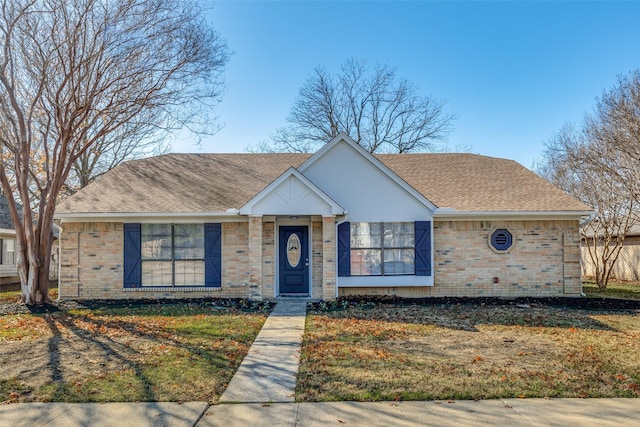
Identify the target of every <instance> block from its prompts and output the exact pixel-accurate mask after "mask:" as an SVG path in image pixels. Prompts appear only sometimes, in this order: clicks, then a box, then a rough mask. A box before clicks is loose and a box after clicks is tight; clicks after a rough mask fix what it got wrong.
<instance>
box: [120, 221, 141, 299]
mask: <svg viewBox="0 0 640 427" xmlns="http://www.w3.org/2000/svg"><path fill="white" fill-rule="evenodd" d="M140 241H141V231H140V224H124V287H125V288H139V287H140V286H141V282H142V263H141V260H140V258H141V254H140V245H141V243H140Z"/></svg>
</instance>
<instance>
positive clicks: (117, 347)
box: [0, 302, 268, 403]
mask: <svg viewBox="0 0 640 427" xmlns="http://www.w3.org/2000/svg"><path fill="white" fill-rule="evenodd" d="M267 315H268V313H267V312H263V311H243V310H240V309H239V308H238V307H235V308H234V307H226V308H222V307H215V306H214V305H213V304H212V303H210V302H209V303H183V304H162V303H159V304H150V305H143V304H142V305H140V304H137V305H132V306H121V307H119V308H118V307H109V306H106V307H104V308H98V309H84V308H80V309H71V310H64V311H53V312H51V313H43V314H10V315H3V316H0V349H1V350H0V402H29V401H59V402H108V401H130V402H136V401H208V402H210V403H213V402H216V401H217V400H218V398H219V397H220V395H221V393H222V392H223V391H224V389H225V387H226V385H227V383H228V382H229V380H230V379H231V377H232V376H233V374H234V373H235V371H236V370H237V368H238V366H239V365H240V363H241V362H242V359H243V358H244V356H245V355H246V353H247V351H248V350H249V347H250V346H251V344H252V343H253V341H254V339H255V337H256V336H257V334H258V332H259V331H260V328H261V327H262V325H263V323H264V321H265V320H266V317H267Z"/></svg>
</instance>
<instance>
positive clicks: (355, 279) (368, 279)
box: [338, 276, 433, 288]
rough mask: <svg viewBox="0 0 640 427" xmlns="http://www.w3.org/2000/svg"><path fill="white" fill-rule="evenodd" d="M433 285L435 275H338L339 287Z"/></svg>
mask: <svg viewBox="0 0 640 427" xmlns="http://www.w3.org/2000/svg"><path fill="white" fill-rule="evenodd" d="M402 286H433V276H351V277H338V287H339V288H349V287H352V288H353V287H358V288H360V287H402Z"/></svg>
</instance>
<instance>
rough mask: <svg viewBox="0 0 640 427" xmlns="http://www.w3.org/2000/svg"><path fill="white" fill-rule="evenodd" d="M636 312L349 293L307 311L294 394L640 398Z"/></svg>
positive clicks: (312, 397)
mask: <svg viewBox="0 0 640 427" xmlns="http://www.w3.org/2000/svg"><path fill="white" fill-rule="evenodd" d="M639 313H640V312H639V311H638V310H622V311H620V310H615V311H611V310H592V309H591V310H590V309H575V308H560V307H550V306H545V305H542V304H540V303H536V305H535V306H532V305H525V304H518V305H516V304H496V305H479V304H440V305H438V304H428V305H417V304H416V305H410V304H406V303H405V304H388V303H371V302H363V303H362V304H355V305H354V303H353V302H351V306H350V307H349V308H347V309H345V310H337V311H332V312H326V311H315V312H312V313H311V314H310V315H309V317H308V319H307V333H306V335H305V337H304V342H303V351H302V357H301V360H302V365H301V369H300V373H299V380H298V386H297V398H298V400H301V401H318V400H319V401H327V400H357V401H362V400H364V401H366V400H422V399H489V398H501V397H502V398H510V397H640V358H639V357H638V354H640V314H639Z"/></svg>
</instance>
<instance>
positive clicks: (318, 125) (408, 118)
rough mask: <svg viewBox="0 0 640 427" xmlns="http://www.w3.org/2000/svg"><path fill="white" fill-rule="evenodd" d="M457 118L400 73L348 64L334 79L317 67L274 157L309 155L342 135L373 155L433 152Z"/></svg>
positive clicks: (279, 138)
mask: <svg viewBox="0 0 640 427" xmlns="http://www.w3.org/2000/svg"><path fill="white" fill-rule="evenodd" d="M454 118H455V116H454V115H453V114H450V113H446V112H445V111H444V103H443V102H441V101H437V100H434V99H433V98H430V97H426V96H419V95H418V90H417V88H416V86H415V85H413V84H412V83H410V82H409V81H408V80H406V79H402V78H398V77H397V75H396V70H395V69H394V68H391V67H389V66H386V65H379V66H377V67H376V68H375V69H374V70H373V72H372V73H369V70H368V68H367V66H366V63H365V62H364V61H362V60H356V59H350V60H348V61H346V62H345V63H344V64H343V65H342V68H341V72H340V73H339V74H338V75H336V76H333V75H331V74H330V73H328V72H327V71H326V70H325V69H324V68H322V67H317V68H316V69H315V70H314V72H313V74H312V75H311V76H310V77H309V78H308V79H307V81H306V82H305V84H304V85H303V86H302V88H301V89H300V92H299V93H298V97H297V99H296V101H295V102H294V104H293V106H292V108H291V112H290V113H289V117H288V118H287V121H288V122H289V125H288V126H287V127H284V128H280V129H278V130H277V131H276V133H275V135H274V136H273V141H274V147H273V150H275V151H292V152H310V151H313V150H315V149H316V148H317V146H318V145H321V144H324V143H326V142H327V141H329V140H331V139H332V138H334V137H335V136H337V135H338V133H340V132H345V133H347V134H348V135H349V136H350V137H351V138H353V140H354V141H356V142H357V143H358V144H359V145H360V146H362V147H363V148H364V149H366V150H367V151H369V152H370V153H374V152H396V153H409V152H414V151H433V150H434V149H435V145H434V142H436V141H439V140H442V139H444V138H445V137H446V136H447V135H448V134H449V133H450V132H451V129H452V122H453V120H454Z"/></svg>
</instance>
